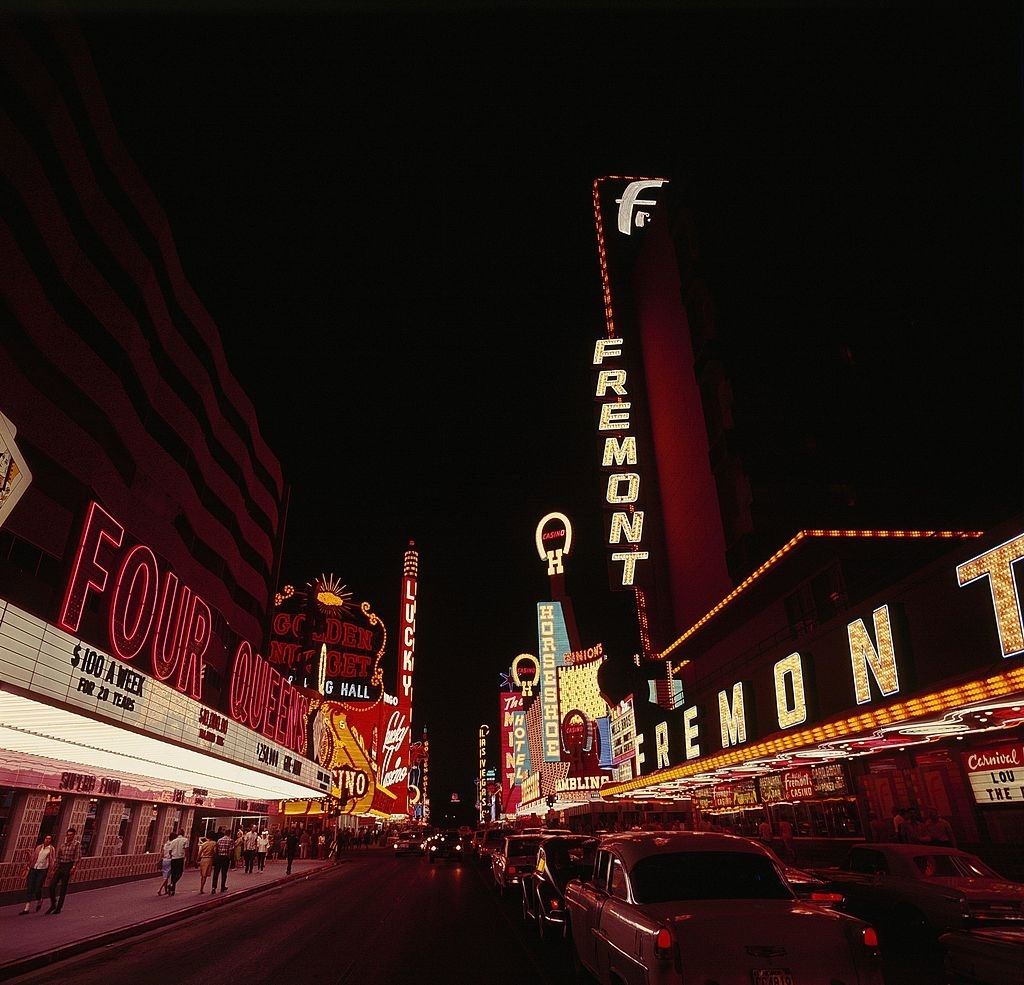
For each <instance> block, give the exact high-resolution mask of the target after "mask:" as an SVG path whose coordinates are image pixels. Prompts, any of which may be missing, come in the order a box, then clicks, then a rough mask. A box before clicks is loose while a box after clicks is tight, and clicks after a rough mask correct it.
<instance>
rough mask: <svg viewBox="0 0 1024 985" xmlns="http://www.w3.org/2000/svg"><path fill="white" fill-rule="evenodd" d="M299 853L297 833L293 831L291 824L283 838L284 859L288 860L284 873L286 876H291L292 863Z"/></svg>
mask: <svg viewBox="0 0 1024 985" xmlns="http://www.w3.org/2000/svg"><path fill="white" fill-rule="evenodd" d="M298 852H299V832H298V831H297V830H296V829H295V825H294V824H293V825H292V826H291V827H290V828H289V829H288V835H287V836H286V837H285V842H284V857H285V858H286V859H287V860H288V869H287V870H286V871H285V875H286V876H290V875H291V874H292V862H293V861H294V860H295V856H296V855H297V854H298Z"/></svg>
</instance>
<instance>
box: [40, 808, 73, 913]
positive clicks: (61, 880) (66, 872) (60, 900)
mask: <svg viewBox="0 0 1024 985" xmlns="http://www.w3.org/2000/svg"><path fill="white" fill-rule="evenodd" d="M81 857H82V843H81V841H79V839H78V832H77V831H76V830H75V829H74V828H68V830H67V831H66V832H65V833H64V840H63V841H62V842H61V843H60V845H59V846H58V848H57V865H56V868H55V869H54V870H53V879H51V880H50V909H48V910H47V911H46V912H47V913H60V911H61V910H63V909H64V897H65V896H67V894H68V883H69V882H71V876H72V875H73V874H74V871H75V866H76V865H78V860H79V859H80V858H81ZM58 886H60V896H59V897H58V896H57V887H58Z"/></svg>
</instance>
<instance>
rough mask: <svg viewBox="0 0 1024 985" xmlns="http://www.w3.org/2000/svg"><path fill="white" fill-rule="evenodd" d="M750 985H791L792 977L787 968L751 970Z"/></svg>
mask: <svg viewBox="0 0 1024 985" xmlns="http://www.w3.org/2000/svg"><path fill="white" fill-rule="evenodd" d="M750 977H751V979H752V985H793V976H792V974H790V971H789V969H788V968H752V969H751V971H750Z"/></svg>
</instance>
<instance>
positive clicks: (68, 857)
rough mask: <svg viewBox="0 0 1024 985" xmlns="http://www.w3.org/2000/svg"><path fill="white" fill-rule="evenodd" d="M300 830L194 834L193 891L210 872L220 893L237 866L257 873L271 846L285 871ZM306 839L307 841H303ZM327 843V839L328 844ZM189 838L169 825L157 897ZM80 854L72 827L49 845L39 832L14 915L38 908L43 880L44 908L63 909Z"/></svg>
mask: <svg viewBox="0 0 1024 985" xmlns="http://www.w3.org/2000/svg"><path fill="white" fill-rule="evenodd" d="M302 834H303V832H301V831H300V830H299V828H298V826H297V825H295V824H293V825H291V826H290V827H289V828H288V829H287V830H286V831H285V832H284V834H283V835H282V836H281V838H280V843H279V844H278V842H277V841H276V840H275V839H273V838H271V835H270V832H269V831H266V830H264V831H257V830H256V828H255V826H254V825H249V826H248V827H247V828H245V829H244V830H243V829H239V830H238V831H237V832H236V833H235V834H232V833H231V831H230V830H229V829H226V828H218V829H217V834H216V837H214V838H206V837H200V839H199V844H198V846H197V847H196V854H195V859H196V864H197V866H198V869H199V892H200V893H205V892H206V883H207V882H208V881H209V879H210V876H211V875H212V876H213V885H212V887H211V889H210V892H211V893H215V892H217V889H218V885H219V888H220V891H221V892H222V893H223V892H226V891H227V888H228V872H229V871H230V870H231V869H233V868H236V867H237V866H238V865H241V864H244V866H245V872H246V874H249V873H252V872H253V871H258V872H262V871H263V870H264V867H265V866H266V861H267V855H268V854H269V853H270V852H271V847H272V846H273V847H274V849H275V852H274V857H277V854H278V851H279V853H280V857H282V858H284V860H285V861H286V862H287V868H286V870H285V874H286V875H291V871H292V862H293V861H294V860H295V859H296V858H298V857H299V855H300V842H301V839H302ZM307 843H308V842H307ZM317 848H318V851H317V856H318V857H319V858H327V857H328V855H327V853H326V839H325V838H324V836H323V835H320V836H319V839H318V845H317ZM332 848H333V844H332ZM188 850H189V842H188V839H187V838H186V837H185V833H184V832H183V831H180V830H179V829H178V827H177V826H175V827H174V828H173V829H172V831H171V833H170V834H169V835H168V836H167V840H166V841H165V842H164V845H163V850H162V852H161V857H160V870H161V874H162V875H163V881H162V882H161V883H160V888H159V889H158V890H157V896H167V897H171V896H174V895H175V893H176V892H177V887H178V882H179V880H180V879H181V877H182V874H183V873H184V871H185V860H186V858H187V857H188ZM81 858H82V840H81V838H79V836H78V831H77V829H76V828H75V827H74V826H71V827H69V828H68V829H67V830H66V831H65V832H64V839H63V840H62V841H61V842H60V843H59V844H54V841H53V836H52V835H44V836H43V838H42V839H41V840H40V842H39V843H38V844H37V845H36V846H35V848H34V849H32V851H31V853H30V854H29V858H28V864H27V865H26V866H25V871H24V873H23V878H24V879H25V906H24V908H23V909H21V910H19V911H18V915H19V916H25V915H26V914H29V913H31V912H32V906H33V904H35V912H36V913H38V912H39V911H40V910H41V909H42V906H43V888H44V886H45V885H46V883H47V881H49V884H50V907H49V909H48V910H47V911H46V912H47V913H48V914H50V913H60V912H61V911H62V910H63V909H64V901H65V899H66V898H67V892H68V884H69V883H70V882H71V877H72V876H73V875H74V872H75V868H76V866H77V865H78V863H79V860H80V859H81Z"/></svg>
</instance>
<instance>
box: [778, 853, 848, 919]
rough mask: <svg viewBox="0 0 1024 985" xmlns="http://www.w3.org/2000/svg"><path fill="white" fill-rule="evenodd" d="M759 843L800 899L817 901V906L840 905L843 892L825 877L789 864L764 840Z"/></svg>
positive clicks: (839, 906) (811, 901) (810, 901)
mask: <svg viewBox="0 0 1024 985" xmlns="http://www.w3.org/2000/svg"><path fill="white" fill-rule="evenodd" d="M761 845H762V847H763V848H764V850H765V851H766V852H767V853H768V854H769V855H771V856H772V858H773V859H775V864H776V865H777V866H778V867H779V868H780V869H781V870H782V874H783V876H785V878H786V882H788V883H789V885H790V886H791V887H792V889H793V892H795V893H796V894H797V896H799V897H800V899H802V900H805V901H806V902H808V903H817V904H818V905H819V906H831V907H837V908H841V907H842V903H843V899H844V897H843V894H842V893H841V892H839V891H838V889H837V888H836V887H834V886H832V885H831V884H830V883H829V881H828V880H827V879H822V878H821V876H816V875H814V874H813V873H811V872H808V871H807V870H806V869H798V868H797V867H796V866H795V865H790V864H789V863H788V862H787V861H786V860H785V859H783V858H780V857H779V855H778V854H777V853H776V851H775V850H774V849H773V848H772V847H771V846H770V845H766V844H765V843H764V842H761Z"/></svg>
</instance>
